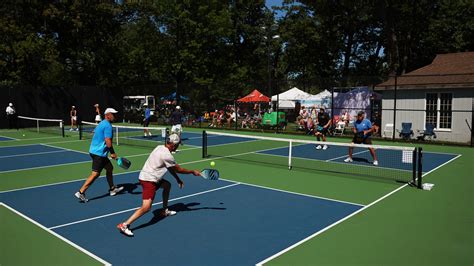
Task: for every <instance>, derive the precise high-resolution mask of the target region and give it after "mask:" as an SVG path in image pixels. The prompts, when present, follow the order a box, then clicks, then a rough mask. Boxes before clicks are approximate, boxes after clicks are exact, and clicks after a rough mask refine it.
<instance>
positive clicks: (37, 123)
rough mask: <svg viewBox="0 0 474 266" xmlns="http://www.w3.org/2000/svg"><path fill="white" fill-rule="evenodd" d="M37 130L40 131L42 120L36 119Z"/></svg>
mask: <svg viewBox="0 0 474 266" xmlns="http://www.w3.org/2000/svg"><path fill="white" fill-rule="evenodd" d="M36 132H38V133H40V121H39V120H36Z"/></svg>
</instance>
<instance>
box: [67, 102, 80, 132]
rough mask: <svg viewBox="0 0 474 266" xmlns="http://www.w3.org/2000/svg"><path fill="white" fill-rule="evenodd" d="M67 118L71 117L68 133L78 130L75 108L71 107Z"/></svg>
mask: <svg viewBox="0 0 474 266" xmlns="http://www.w3.org/2000/svg"><path fill="white" fill-rule="evenodd" d="M69 116H70V117H71V129H69V131H73V130H76V131H77V130H79V129H78V128H77V110H76V106H74V105H73V106H71V111H70V112H69Z"/></svg>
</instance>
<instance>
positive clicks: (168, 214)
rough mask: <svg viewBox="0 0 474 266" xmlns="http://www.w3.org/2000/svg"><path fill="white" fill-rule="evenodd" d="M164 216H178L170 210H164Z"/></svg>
mask: <svg viewBox="0 0 474 266" xmlns="http://www.w3.org/2000/svg"><path fill="white" fill-rule="evenodd" d="M162 214H163V215H164V216H173V215H176V212H175V211H171V210H168V209H164V210H163V212H162Z"/></svg>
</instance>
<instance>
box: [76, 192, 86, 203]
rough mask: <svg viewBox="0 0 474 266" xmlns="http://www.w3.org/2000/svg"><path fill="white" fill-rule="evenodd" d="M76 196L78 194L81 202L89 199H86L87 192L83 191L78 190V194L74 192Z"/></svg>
mask: <svg viewBox="0 0 474 266" xmlns="http://www.w3.org/2000/svg"><path fill="white" fill-rule="evenodd" d="M74 196H76V198H78V199H79V200H80V201H81V202H88V201H89V200H88V199H86V194H83V193H81V192H79V191H78V192H76V194H74Z"/></svg>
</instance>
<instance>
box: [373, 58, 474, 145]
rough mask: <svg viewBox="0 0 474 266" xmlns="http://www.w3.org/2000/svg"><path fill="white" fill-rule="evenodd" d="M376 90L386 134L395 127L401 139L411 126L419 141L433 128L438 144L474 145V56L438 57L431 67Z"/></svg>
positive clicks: (382, 124) (384, 84)
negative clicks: (421, 132) (404, 124)
mask: <svg viewBox="0 0 474 266" xmlns="http://www.w3.org/2000/svg"><path fill="white" fill-rule="evenodd" d="M375 90H376V91H377V92H379V93H381V94H382V123H381V127H382V131H383V129H384V128H389V127H390V124H392V125H393V124H394V125H395V129H396V133H395V137H396V138H398V137H399V133H398V131H400V130H401V128H402V122H407V123H412V129H413V131H414V137H416V136H417V135H419V134H417V131H419V130H424V129H425V125H426V124H432V125H434V127H435V133H436V136H437V138H436V139H435V140H436V141H447V142H456V143H471V142H472V141H473V140H472V136H473V135H472V122H473V117H472V116H473V105H474V52H464V53H453V54H440V55H437V56H436V58H435V59H434V60H433V62H432V63H431V64H430V65H427V66H425V67H422V68H419V69H417V70H414V71H412V72H410V73H407V74H404V75H401V76H399V77H397V78H396V79H395V78H393V77H392V78H390V79H389V80H388V81H386V82H384V83H381V84H379V85H377V86H376V87H375ZM395 105H396V106H395ZM395 109H396V112H395V111H394V110H395ZM394 114H395V116H394ZM394 121H395V122H394ZM387 125H388V127H387ZM386 133H387V132H386ZM386 135H387V134H386ZM388 135H390V133H389V134H388Z"/></svg>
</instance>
